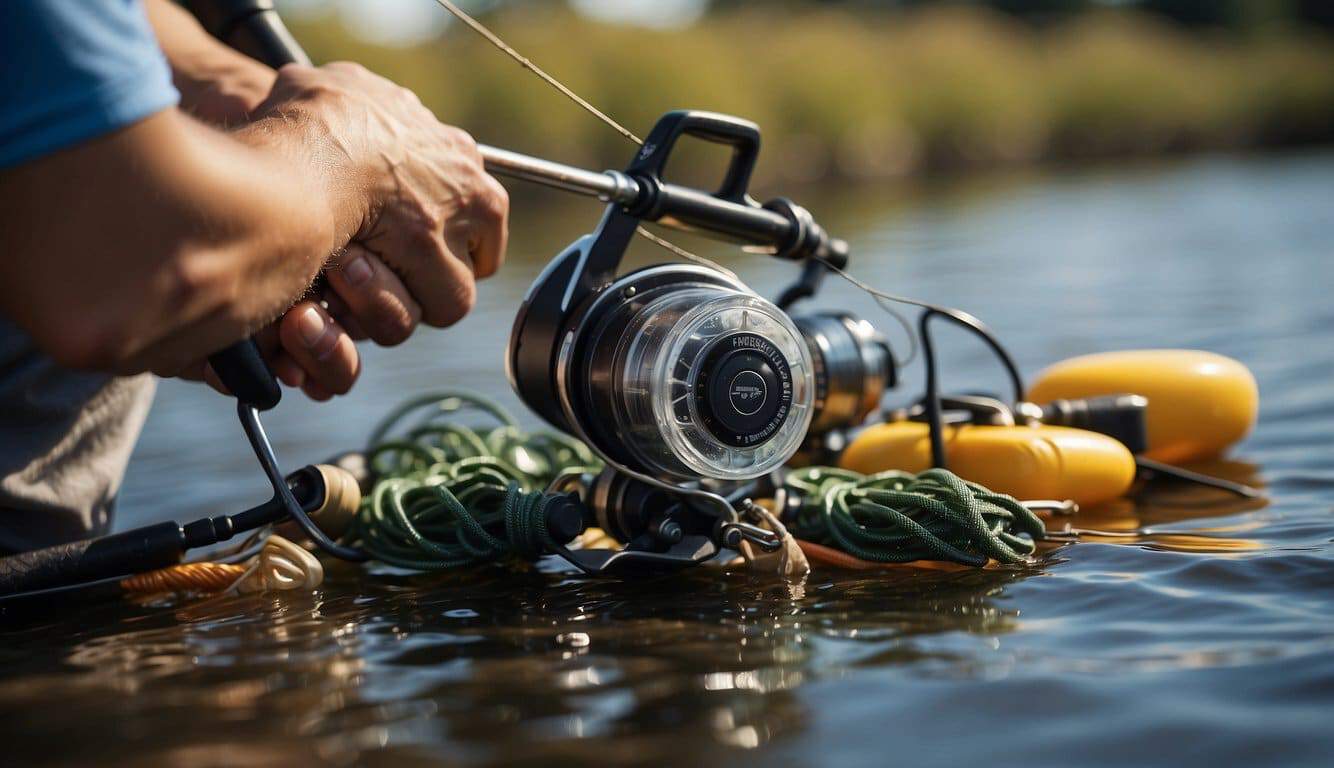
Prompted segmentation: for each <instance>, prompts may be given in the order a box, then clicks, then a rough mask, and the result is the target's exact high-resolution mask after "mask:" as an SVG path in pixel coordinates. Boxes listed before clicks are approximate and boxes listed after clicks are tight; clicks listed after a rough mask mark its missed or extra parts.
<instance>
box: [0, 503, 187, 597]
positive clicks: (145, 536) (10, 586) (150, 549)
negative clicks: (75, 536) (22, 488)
mask: <svg viewBox="0 0 1334 768" xmlns="http://www.w3.org/2000/svg"><path fill="white" fill-rule="evenodd" d="M184 551H185V546H184V542H183V541H182V539H181V528H180V526H178V525H177V524H176V523H172V522H167V523H159V524H158V525H150V526H147V527H145V528H137V529H135V530H133V531H126V532H124V533H113V534H111V535H110V536H103V537H101V538H97V539H84V540H82V541H74V542H70V543H69V544H59V545H57V546H54V547H47V548H46V549H36V550H33V551H31V552H22V553H19V554H17V555H10V556H9V557H5V558H0V597H2V596H7V595H14V594H18V593H20V592H30V591H33V590H38V589H49V588H51V587H63V586H67V585H70V584H82V583H84V582H88V581H97V580H99V579H108V578H112V577H114V576H128V575H130V574H132V573H142V572H144V571H150V570H154V569H157V568H166V567H167V566H169V565H174V564H176V563H177V562H179V561H180V559H181V553H183V552H184Z"/></svg>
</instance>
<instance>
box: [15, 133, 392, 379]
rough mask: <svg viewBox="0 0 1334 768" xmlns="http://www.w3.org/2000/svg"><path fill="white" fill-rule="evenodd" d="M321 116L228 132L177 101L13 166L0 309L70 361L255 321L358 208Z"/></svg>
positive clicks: (185, 354)
mask: <svg viewBox="0 0 1334 768" xmlns="http://www.w3.org/2000/svg"><path fill="white" fill-rule="evenodd" d="M318 130H319V129H318V126H309V125H305V124H304V123H303V121H302V120H301V119H299V118H294V117H292V116H290V115H289V116H286V117H281V116H273V117H271V118H269V119H266V120H261V121H259V122H258V123H256V124H255V125H254V126H249V127H247V128H246V129H243V130H242V131H240V132H238V133H237V134H236V135H229V134H223V133H220V132H217V131H215V130H212V129H209V128H207V127H205V126H203V125H200V124H198V123H195V122H193V121H192V120H190V119H189V118H188V117H185V116H183V115H181V114H180V113H179V112H177V111H176V110H170V111H167V112H163V113H159V114H158V115H155V116H153V117H151V118H149V119H147V120H145V121H143V122H141V123H138V124H136V125H134V126H131V127H129V128H127V129H124V130H122V131H119V132H117V133H115V134H112V135H110V136H107V137H104V138H102V139H99V140H97V141H93V142H90V143H88V144H85V145H82V146H80V147H76V148H74V149H71V150H67V151H64V152H59V153H56V154H55V155H51V156H49V157H46V158H43V159H41V160H38V161H35V162H33V163H29V164H27V165H25V166H21V167H19V168H16V169H12V170H10V171H6V172H5V173H4V174H2V175H0V198H3V199H5V200H6V201H11V202H7V203H6V205H5V206H4V207H3V210H0V241H2V242H3V247H4V249H5V251H6V258H5V259H3V260H0V311H2V312H3V313H4V314H5V315H7V316H9V317H11V318H13V319H14V320H15V321H16V322H17V323H18V324H19V325H20V326H21V327H23V328H24V329H25V330H27V331H28V332H29V333H30V334H31V335H32V336H33V337H34V338H35V339H36V340H37V342H38V344H39V345H41V346H42V347H43V348H45V349H46V350H47V352H48V353H50V354H52V355H53V356H55V357H56V358H57V359H58V360H60V361H61V362H63V363H65V364H68V365H72V366H76V367H86V368H99V369H107V370H115V371H118V372H125V373H128V372H134V371H140V370H150V369H151V370H157V371H159V372H170V371H171V370H172V369H173V368H174V367H176V366H180V365H184V364H185V363H187V362H190V361H192V360H195V359H198V358H199V357H200V356H201V355H202V354H205V353H208V352H211V351H215V350H217V349H220V348H221V347H223V346H226V345H227V344H228V343H230V342H232V341H234V340H236V339H237V338H240V337H241V336H243V335H245V334H246V333H249V332H251V331H253V330H254V329H256V328H258V327H259V326H260V325H262V324H264V323H266V322H268V321H270V320H272V319H274V318H275V317H276V316H277V315H278V314H280V313H281V312H282V311H283V310H284V309H285V308H286V307H287V306H288V305H289V304H290V303H291V302H292V301H293V300H294V299H295V298H296V297H297V296H298V295H299V294H300V293H301V292H302V291H303V289H304V287H305V286H306V285H308V284H309V282H310V281H311V279H312V278H313V277H314V275H315V274H316V273H317V272H318V270H319V269H320V267H321V265H322V264H323V263H324V261H325V260H326V259H327V258H328V256H329V254H330V253H331V252H332V251H333V250H335V249H336V248H338V247H341V246H342V245H343V244H344V243H346V241H347V238H348V237H349V236H350V235H351V234H352V233H353V232H355V230H356V228H357V227H358V226H359V225H360V222H361V220H362V219H363V218H364V216H365V212H364V210H361V209H360V208H358V198H357V196H356V194H355V193H354V192H352V191H350V187H349V186H348V183H349V182H350V181H352V180H350V179H336V178H335V176H336V175H337V174H339V173H341V172H342V171H341V170H340V169H338V168H337V164H336V158H331V157H330V156H329V155H328V154H325V153H322V152H321V150H320V147H321V146H322V145H321V142H323V141H326V139H325V138H324V137H322V136H318V135H314V134H315V132H317V131H318ZM335 190H338V193H337V194H336V193H335Z"/></svg>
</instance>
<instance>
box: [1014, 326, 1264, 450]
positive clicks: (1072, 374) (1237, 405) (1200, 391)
mask: <svg viewBox="0 0 1334 768" xmlns="http://www.w3.org/2000/svg"><path fill="white" fill-rule="evenodd" d="M1123 392H1129V393H1134V394H1137V395H1143V396H1144V397H1146V398H1148V401H1149V405H1148V409H1147V411H1146V413H1145V418H1146V420H1147V422H1148V450H1147V451H1145V453H1144V455H1145V456H1146V457H1148V458H1150V459H1155V460H1157V461H1162V462H1167V463H1169V464H1184V463H1188V462H1192V461H1202V460H1205V459H1211V458H1215V457H1217V456H1219V455H1220V454H1222V453H1223V452H1224V451H1225V450H1226V449H1227V448H1228V446H1230V445H1232V444H1233V443H1236V442H1237V441H1239V440H1241V439H1242V438H1244V437H1245V436H1246V435H1247V434H1249V433H1250V431H1251V428H1252V427H1253V426H1255V418H1256V412H1257V410H1258V409H1259V402H1260V394H1259V390H1258V388H1257V387H1256V384H1255V377H1254V376H1252V375H1251V372H1250V371H1249V370H1247V369H1246V366H1244V365H1242V364H1241V363H1239V362H1237V361H1236V360H1233V359H1232V358H1229V357H1224V356H1222V355H1217V354H1214V353H1212V352H1202V351H1198V350H1188V349H1154V350H1132V351H1125V352H1104V353H1100V354H1093V355H1083V356H1081V357H1075V358H1071V359H1069V360H1065V361H1063V362H1060V363H1057V364H1055V365H1053V366H1051V367H1050V368H1047V369H1046V370H1044V371H1042V372H1041V373H1039V374H1038V376H1037V378H1036V380H1035V383H1034V384H1033V386H1032V387H1031V388H1030V389H1029V391H1028V399H1029V400H1030V401H1032V402H1034V403H1037V404H1039V405H1043V404H1046V403H1049V402H1051V401H1052V400H1057V399H1066V400H1068V399H1075V398H1084V397H1096V396H1098V395H1112V394H1120V393H1123Z"/></svg>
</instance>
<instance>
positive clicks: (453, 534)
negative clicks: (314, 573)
mask: <svg viewBox="0 0 1334 768" xmlns="http://www.w3.org/2000/svg"><path fill="white" fill-rule="evenodd" d="M467 409H471V410H479V411H482V412H483V413H486V414H488V415H490V416H491V417H492V418H494V419H495V420H497V421H499V422H500V426H498V427H495V428H493V429H490V430H489V431H486V432H478V431H477V430H475V429H472V428H470V427H467V426H463V425H461V424H458V423H455V422H454V421H450V420H447V419H453V418H455V417H456V416H457V414H458V413H459V412H461V411H463V410H467ZM423 410H426V414H425V416H424V417H423V418H420V419H418V420H416V421H415V422H413V423H412V424H411V425H410V426H407V427H406V430H404V422H405V421H406V420H407V417H408V416H409V415H411V414H413V413H417V412H420V411H423ZM397 432H404V435H403V437H401V438H398V439H391V440H387V439H386V437H387V436H389V435H391V434H394V433H397ZM366 456H367V461H368V462H369V465H370V468H371V470H372V472H373V473H374V474H375V477H376V478H377V479H376V483H375V487H374V488H373V489H372V491H371V493H370V494H369V495H368V496H367V497H366V498H365V499H363V500H362V503H361V507H360V508H359V510H358V512H357V516H356V518H355V520H354V522H353V525H352V530H351V531H350V533H349V538H350V539H351V540H352V541H355V542H356V543H358V544H359V545H360V546H361V547H362V548H364V549H365V550H366V551H367V552H368V553H369V554H370V555H371V556H372V557H374V558H375V559H377V560H380V561H381V562H384V563H388V564H390V565H397V566H400V567H403V568H412V569H416V570H440V569H445V568H457V567H460V566H464V565H472V564H476V563H482V562H490V561H494V560H499V559H501V558H504V557H508V556H516V557H522V558H524V559H528V560H536V559H537V558H539V557H541V556H542V555H544V554H546V553H548V552H552V551H555V549H556V547H557V544H556V542H554V541H553V540H552V538H551V535H550V533H549V532H548V531H547V527H546V521H547V508H548V506H549V505H550V504H551V503H553V502H554V501H556V499H555V498H554V497H551V496H547V495H545V494H544V493H543V491H544V490H545V488H546V487H547V485H548V484H549V483H550V482H551V481H552V480H554V479H555V478H556V477H557V476H558V475H560V474H562V473H564V472H570V471H580V472H582V471H588V472H596V471H598V470H599V469H600V463H599V462H598V460H597V458H596V457H594V456H593V453H592V452H591V451H590V450H589V449H588V447H587V446H585V445H584V444H583V443H581V442H579V441H577V440H574V439H572V438H569V437H566V436H564V435H560V434H556V433H546V432H544V433H535V434H528V433H525V432H523V431H522V430H521V429H520V428H519V426H518V424H517V422H515V420H514V418H513V417H512V416H510V415H509V413H508V412H506V411H505V409H504V408H502V407H501V406H500V405H498V404H497V403H495V402H494V401H492V400H490V399H488V398H485V397H482V396H480V395H475V394H470V393H465V392H442V393H434V394H430V395H424V396H422V397H418V398H414V399H412V400H409V401H408V402H406V403H403V404H402V405H400V406H399V407H398V408H396V409H394V411H393V412H392V413H390V414H389V415H388V416H387V417H386V418H385V419H384V420H383V421H382V422H381V423H380V424H379V426H377V427H376V428H375V430H374V431H373V432H372V433H371V439H370V447H369V448H368V449H367V453H366Z"/></svg>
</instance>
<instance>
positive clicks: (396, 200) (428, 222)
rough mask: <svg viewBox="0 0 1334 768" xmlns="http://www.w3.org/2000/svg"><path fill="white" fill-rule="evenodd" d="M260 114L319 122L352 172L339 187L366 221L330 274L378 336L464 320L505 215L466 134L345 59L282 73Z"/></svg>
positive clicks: (500, 251)
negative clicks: (423, 325) (316, 67)
mask: <svg viewBox="0 0 1334 768" xmlns="http://www.w3.org/2000/svg"><path fill="white" fill-rule="evenodd" d="M257 114H258V116H259V117H261V118H263V117H265V116H281V118H282V119H285V120H292V119H296V120H302V121H312V122H314V123H315V124H317V125H318V126H320V127H321V128H322V129H323V130H322V131H321V132H322V133H324V134H325V135H326V136H327V139H326V147H325V150H326V151H328V152H330V153H331V154H333V155H334V156H335V163H336V165H337V166H338V167H340V168H343V169H345V170H344V171H343V173H342V174H340V178H339V179H338V180H337V183H339V184H340V185H341V186H342V187H343V188H344V189H343V193H344V195H345V197H346V198H347V199H348V203H347V204H348V205H349V206H350V207H352V208H353V210H355V211H356V212H357V214H359V221H357V227H356V229H355V231H352V232H349V233H348V235H349V236H348V240H349V245H348V247H346V248H345V249H344V250H343V251H342V252H341V253H339V254H337V255H335V257H334V258H333V259H332V260H331V261H330V264H329V265H328V266H329V267H330V269H329V270H328V272H327V274H328V277H329V283H330V285H331V286H332V287H333V289H334V291H335V292H336V293H337V294H338V296H339V298H341V299H342V301H343V302H345V303H346V305H347V309H348V310H349V312H350V313H351V316H352V317H354V318H356V320H357V322H358V323H359V325H360V326H361V328H363V329H364V330H365V331H366V334H367V335H368V336H369V337H370V338H371V339H373V340H375V341H376V342H378V343H380V344H387V345H392V344H398V343H401V342H402V341H404V340H405V339H407V337H408V336H409V335H410V334H411V333H412V330H413V328H414V327H415V326H416V324H417V322H418V321H419V320H423V321H425V322H426V323H427V324H428V325H432V326H435V327H438V328H443V327H446V326H449V325H452V324H453V323H455V322H457V321H458V320H459V319H460V318H462V317H463V316H464V315H465V314H467V312H468V311H469V310H470V309H471V308H472V305H473V303H474V301H475V299H476V287H475V285H474V278H475V277H487V276H489V275H491V274H492V273H494V272H495V271H496V269H497V268H499V266H500V263H501V261H502V260H503V258H504V253H505V243H506V239H507V236H508V223H507V218H508V212H509V198H508V195H507V194H506V192H505V188H504V187H502V186H500V184H499V183H498V182H497V181H496V180H495V179H493V178H492V177H491V176H488V175H487V174H486V171H485V169H484V168H483V166H482V157H481V155H480V154H479V153H478V151H477V144H476V142H474V141H473V140H472V137H471V136H469V135H468V134H466V133H464V132H463V131H461V130H459V129H457V128H453V127H451V126H447V125H444V124H442V123H441V122H440V121H438V120H436V118H435V116H434V115H432V114H431V112H430V111H429V110H427V109H426V108H425V107H423V106H422V104H421V101H420V100H418V98H417V96H416V95H415V94H414V93H412V92H411V91H409V90H407V89H405V88H401V87H399V86H397V85H394V84H393V83H391V82H390V81H388V80H385V79H384V78H382V77H379V76H377V75H374V74H372V73H370V72H369V71H367V70H366V69H364V68H363V67H361V66H360V65H357V64H350V63H344V62H339V63H334V64H330V65H328V66H325V67H322V68H320V69H314V68H311V67H302V66H297V65H289V66H287V67H284V68H283V69H282V70H281V71H280V72H279V74H278V79H277V82H276V83H275V84H274V87H273V91H272V92H271V93H270V95H269V98H268V99H266V100H265V102H264V103H263V104H261V105H260V107H259V109H258V112H257ZM354 218H357V217H354Z"/></svg>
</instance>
